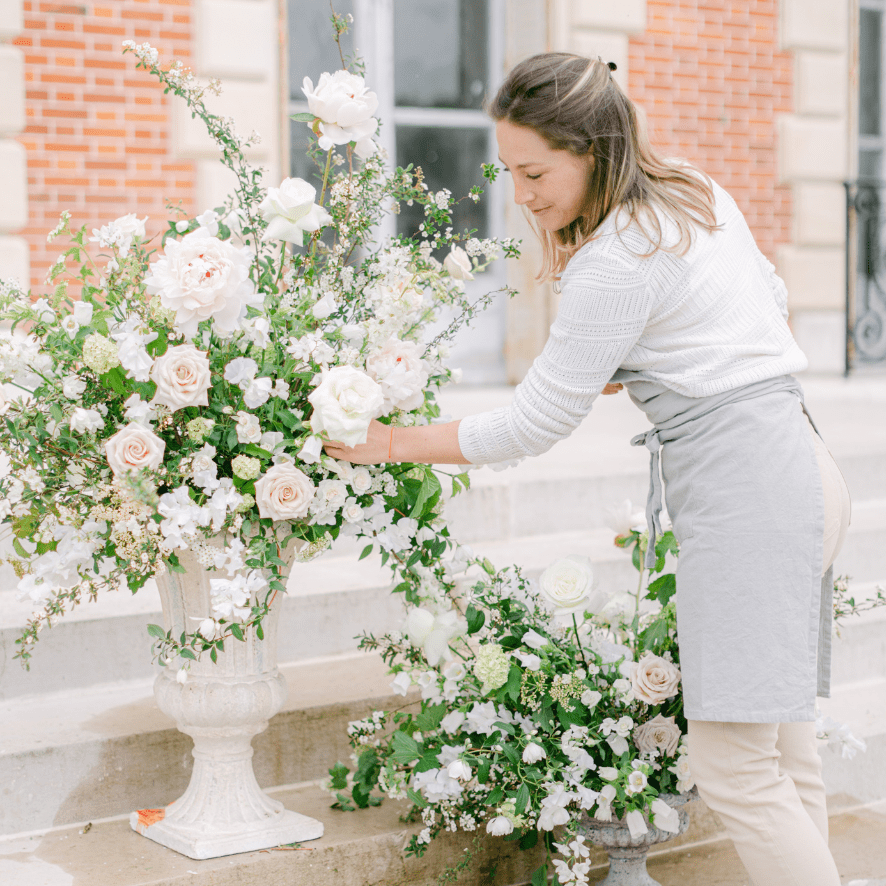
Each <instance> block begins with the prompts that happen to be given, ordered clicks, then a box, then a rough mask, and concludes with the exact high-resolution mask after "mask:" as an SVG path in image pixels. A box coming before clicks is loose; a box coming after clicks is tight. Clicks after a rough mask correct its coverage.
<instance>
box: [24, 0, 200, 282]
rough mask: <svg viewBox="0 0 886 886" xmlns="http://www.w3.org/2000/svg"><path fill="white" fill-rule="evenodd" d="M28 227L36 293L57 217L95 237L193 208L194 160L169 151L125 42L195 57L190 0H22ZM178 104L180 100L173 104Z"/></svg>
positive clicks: (155, 226)
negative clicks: (173, 204)
mask: <svg viewBox="0 0 886 886" xmlns="http://www.w3.org/2000/svg"><path fill="white" fill-rule="evenodd" d="M24 13H25V31H24V33H23V34H22V35H21V36H20V37H18V38H17V39H15V40H14V41H13V42H14V43H15V44H17V45H18V46H21V47H22V48H23V51H24V53H25V81H26V90H27V93H26V109H27V128H26V129H25V131H24V133H23V134H22V135H21V136H20V137H19V140H20V141H21V142H22V143H23V144H24V145H25V148H26V150H27V154H28V201H29V218H28V227H27V228H26V229H25V231H24V236H25V237H26V238H27V240H28V242H29V244H30V247H31V278H32V285H33V286H35V287H37V288H39V287H40V286H41V285H42V282H43V279H44V277H45V274H46V270H47V268H48V266H49V265H50V264H51V263H52V262H53V261H54V260H55V257H56V256H58V254H59V251H60V250H59V242H58V241H56V242H55V243H52V244H47V242H46V234H47V232H48V231H50V230H52V229H53V228H54V227H55V225H56V223H57V221H58V217H59V215H60V214H61V212H62V210H63V209H67V210H69V211H70V212H71V213H72V216H73V218H72V224H73V223H76V224H77V225H80V224H86V225H87V226H88V228H89V229H90V230H91V229H92V228H93V227H98V226H99V225H101V224H104V223H106V222H108V221H111V220H112V219H114V218H117V217H118V216H120V215H124V214H126V213H127V212H138V213H139V216H144V215H150V216H151V220H150V222H149V228H148V233H149V234H152V233H155V232H157V231H159V230H160V229H161V228H163V227H165V224H164V220H165V219H166V217H167V211H166V209H165V202H166V199H167V198H168V199H170V200H175V201H178V200H179V199H182V200H183V205H184V206H185V208H186V209H188V210H192V209H193V205H192V204H193V199H194V169H193V164H192V163H183V162H181V161H177V160H176V158H175V157H174V156H173V154H172V145H171V134H170V102H171V101H173V97H172V96H164V95H163V91H162V90H161V89H159V88H158V86H157V85H156V80H155V79H154V78H153V77H151V76H149V75H148V74H147V73H145V72H144V71H136V69H135V56H133V55H132V54H129V55H126V56H124V55H123V54H122V52H121V45H120V44H121V43H122V42H123V40H126V39H132V40H135V41H136V42H137V43H143V42H145V41H147V42H148V43H150V44H151V45H152V46H155V47H156V48H157V49H158V50H159V51H160V56H161V59H165V60H167V61H168V60H171V58H172V56H173V55H174V56H175V57H177V58H181V59H182V60H184V62H185V64H187V63H188V58H189V56H190V54H191V10H190V0H104V3H103V4H102V3H96V4H93V3H87V4H84V5H76V4H71V5H67V4H65V3H64V0H59V2H55V3H44V2H40V0H25V3H24ZM175 100H178V99H175Z"/></svg>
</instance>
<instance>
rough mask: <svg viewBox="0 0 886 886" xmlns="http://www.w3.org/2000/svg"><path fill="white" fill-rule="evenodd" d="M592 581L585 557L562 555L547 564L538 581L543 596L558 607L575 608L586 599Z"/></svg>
mask: <svg viewBox="0 0 886 886" xmlns="http://www.w3.org/2000/svg"><path fill="white" fill-rule="evenodd" d="M593 582H594V573H593V570H592V569H591V561H590V560H588V558H587V557H576V556H570V557H563V558H562V559H561V560H557V561H556V562H554V563H552V564H551V565H550V566H548V568H547V569H545V571H544V572H543V573H542V574H541V577H540V578H539V580H538V583H539V585H540V587H541V589H542V592H543V593H544V594H545V596H546V597H547V598H548V599H549V600H550V601H551V602H552V603H553V604H554V605H555V606H557V608H559V609H569V610H574V609H577V608H578V607H579V606H581V604H582V603H583V602H584V601H585V600H587V598H588V595H589V594H590V592H591V589H592V586H593Z"/></svg>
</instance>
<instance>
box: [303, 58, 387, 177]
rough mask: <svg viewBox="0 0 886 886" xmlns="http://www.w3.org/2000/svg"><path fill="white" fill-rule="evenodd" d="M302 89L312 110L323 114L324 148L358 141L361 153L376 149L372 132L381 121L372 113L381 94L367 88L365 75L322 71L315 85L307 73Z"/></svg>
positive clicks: (342, 71)
mask: <svg viewBox="0 0 886 886" xmlns="http://www.w3.org/2000/svg"><path fill="white" fill-rule="evenodd" d="M302 92H303V93H304V94H305V97H306V98H307V100H308V108H309V109H310V111H311V113H312V114H314V115H315V116H317V117H319V118H320V123H319V129H320V133H321V136H320V140H319V142H318V145H319V147H320V149H321V150H323V151H328V150H329V149H330V148H332V147H333V146H335V145H346V144H349V143H350V142H356V146H355V151H356V153H357V156H358V157H362V158H364V159H365V158H366V157H369V156H371V155H372V154H374V153H375V150H376V145H375V142H373V141H372V136H373V135H375V131H376V130H377V129H378V121H377V120H376V119H375V117H374V116H373V115H374V114H375V111H376V109H377V108H378V97H377V96H376V94H375V93H374V92H370V91H369V90H368V89H367V88H366V83H365V82H364V80H363V78H362V77H360V76H359V75H357V74H352V73H350V72H349V71H344V70H340V71H336V72H335V73H334V74H329V73H323V74H321V75H320V80H319V81H318V82H317V88H316V89H315V88H314V84H313V82H312V81H311V79H310V78H309V77H305V79H304V82H303V84H302Z"/></svg>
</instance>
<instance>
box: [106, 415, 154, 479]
mask: <svg viewBox="0 0 886 886" xmlns="http://www.w3.org/2000/svg"><path fill="white" fill-rule="evenodd" d="M165 451H166V443H164V442H163V440H161V439H160V438H159V437H158V436H157V435H156V434H155V433H154V432H153V431H152V430H151V429H150V428H146V427H145V426H144V425H140V424H138V422H132V423H131V424H128V425H126V427H124V428H122V429H121V430H119V431H117V433H116V434H114V436H113V437H111V438H110V439H109V440H106V441H105V455H106V456H107V458H108V464H109V465H110V466H111V470H112V471H113V472H114V474H115V476H118V477H119V476H121V475H122V474H126V473H128V472H129V471H138V470H141V469H143V468H147V469H149V470H152V469H153V468H157V467H159V466H160V464H161V463H162V461H163V454H164V452H165Z"/></svg>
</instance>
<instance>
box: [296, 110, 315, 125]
mask: <svg viewBox="0 0 886 886" xmlns="http://www.w3.org/2000/svg"><path fill="white" fill-rule="evenodd" d="M289 119H290V120H295V122H296V123H313V122H314V120H316V119H317V118H316V115H314V114H311V113H309V112H307V111H305V112H303V113H301V114H290V115H289Z"/></svg>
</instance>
